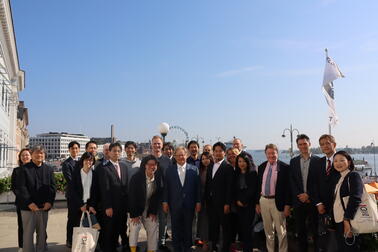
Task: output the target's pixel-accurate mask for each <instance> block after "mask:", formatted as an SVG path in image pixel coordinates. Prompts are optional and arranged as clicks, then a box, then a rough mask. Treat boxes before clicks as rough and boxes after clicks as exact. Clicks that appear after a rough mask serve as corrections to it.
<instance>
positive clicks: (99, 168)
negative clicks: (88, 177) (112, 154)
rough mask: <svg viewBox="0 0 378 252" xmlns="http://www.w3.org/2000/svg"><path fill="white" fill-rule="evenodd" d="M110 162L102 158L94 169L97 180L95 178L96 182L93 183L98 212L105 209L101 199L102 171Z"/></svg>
mask: <svg viewBox="0 0 378 252" xmlns="http://www.w3.org/2000/svg"><path fill="white" fill-rule="evenodd" d="M109 162H110V161H109V160H105V159H104V158H101V159H99V160H97V161H96V164H95V168H94V171H95V173H94V174H96V176H95V178H94V181H92V183H93V182H94V183H95V188H94V189H95V195H96V197H95V198H94V199H93V200H94V202H93V204H94V206H95V209H96V210H97V211H101V210H103V209H104V207H103V202H102V199H101V190H100V187H101V183H100V182H101V179H102V174H103V172H102V169H103V168H104V167H105V166H106V165H107V164H108V163H109Z"/></svg>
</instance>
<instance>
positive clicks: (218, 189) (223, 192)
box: [205, 160, 234, 209]
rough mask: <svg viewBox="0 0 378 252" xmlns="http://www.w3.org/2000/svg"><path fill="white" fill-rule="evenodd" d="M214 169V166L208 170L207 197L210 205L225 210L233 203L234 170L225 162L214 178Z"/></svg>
mask: <svg viewBox="0 0 378 252" xmlns="http://www.w3.org/2000/svg"><path fill="white" fill-rule="evenodd" d="M213 168H214V165H212V166H210V167H209V168H208V170H207V174H206V186H205V197H206V201H207V203H208V204H212V205H215V206H216V207H217V208H221V209H223V207H224V205H231V203H232V202H233V183H234V168H233V167H232V166H231V165H230V164H228V163H227V161H226V160H223V162H222V163H221V165H220V166H219V168H218V170H217V172H216V173H215V174H214V177H212V174H213Z"/></svg>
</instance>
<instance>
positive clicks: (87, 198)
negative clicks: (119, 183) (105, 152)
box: [68, 152, 96, 226]
mask: <svg viewBox="0 0 378 252" xmlns="http://www.w3.org/2000/svg"><path fill="white" fill-rule="evenodd" d="M94 163H95V157H94V155H93V154H92V153H90V152H84V153H83V155H82V156H81V158H80V160H79V161H78V164H77V167H76V168H75V170H74V172H73V174H72V179H71V182H70V183H71V184H70V186H69V187H68V188H69V191H68V196H69V197H70V200H71V202H72V204H70V207H72V210H73V211H72V212H76V215H75V217H76V218H74V219H75V221H74V223H75V226H79V225H80V218H81V215H82V213H83V212H84V211H89V212H90V213H93V214H96V210H95V202H96V200H95V198H96V194H95V184H96V183H95V178H94V177H95V172H94V171H93V170H92V166H93V164H94Z"/></svg>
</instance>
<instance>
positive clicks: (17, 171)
mask: <svg viewBox="0 0 378 252" xmlns="http://www.w3.org/2000/svg"><path fill="white" fill-rule="evenodd" d="M21 172H22V168H21V167H20V166H19V167H16V168H14V169H13V172H12V177H11V190H12V192H13V193H14V195H16V199H15V201H14V204H15V205H16V206H19V204H20V202H19V198H18V197H17V194H19V192H18V191H17V190H18V189H17V186H16V185H17V180H18V179H19V178H20V173H21Z"/></svg>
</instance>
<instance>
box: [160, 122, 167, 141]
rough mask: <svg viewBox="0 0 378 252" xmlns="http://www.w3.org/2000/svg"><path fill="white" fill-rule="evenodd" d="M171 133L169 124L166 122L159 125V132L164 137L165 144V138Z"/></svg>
mask: <svg viewBox="0 0 378 252" xmlns="http://www.w3.org/2000/svg"><path fill="white" fill-rule="evenodd" d="M168 131H169V124H168V123H166V122H163V123H160V125H159V132H160V134H161V136H162V137H163V143H164V142H165V136H166V135H167V134H168Z"/></svg>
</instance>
